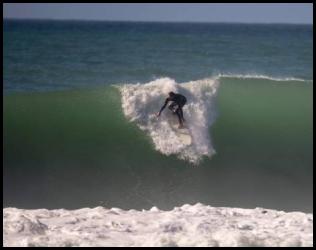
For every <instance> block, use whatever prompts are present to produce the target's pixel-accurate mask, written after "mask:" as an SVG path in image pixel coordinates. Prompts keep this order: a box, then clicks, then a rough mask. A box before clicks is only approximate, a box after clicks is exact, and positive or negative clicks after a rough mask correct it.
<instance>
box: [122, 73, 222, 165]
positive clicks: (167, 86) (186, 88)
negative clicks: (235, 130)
mask: <svg viewBox="0 0 316 250" xmlns="http://www.w3.org/2000/svg"><path fill="white" fill-rule="evenodd" d="M217 88H218V81H217V80H214V79H203V80H198V81H192V82H187V83H181V84H178V83H176V82H175V81H174V80H172V79H170V78H160V79H158V80H155V81H152V82H149V83H147V84H125V85H122V86H120V92H121V95H122V107H123V111H124V114H125V116H126V117H127V118H128V119H129V120H130V121H132V122H135V123H136V124H137V125H138V127H139V128H140V129H142V130H144V131H146V133H147V134H148V135H149V136H150V137H151V138H152V140H153V143H154V146H155V149H156V150H158V151H160V152H161V153H162V154H165V155H170V154H176V155H177V156H178V157H179V158H180V159H184V160H188V161H190V162H192V163H195V164H197V163H199V162H200V160H201V159H202V157H203V156H208V157H211V156H212V155H213V154H214V153H215V150H214V148H213V146H212V143H211V139H210V135H209V127H210V125H211V124H212V123H213V122H214V120H215V118H216V113H215V107H214V100H215V95H216V91H217ZM170 91H173V92H176V93H180V94H183V95H184V96H186V98H187V103H186V105H185V106H184V108H183V113H184V117H185V120H186V124H187V127H188V128H189V130H190V133H191V136H192V144H191V145H189V146H187V145H184V144H183V143H181V141H180V140H179V137H178V136H177V135H176V134H175V132H174V130H173V129H172V128H171V126H170V124H169V123H168V122H167V119H166V112H169V110H165V111H164V112H163V113H162V115H161V117H160V118H159V119H157V117H156V115H155V114H156V113H157V112H158V111H159V110H160V108H161V106H162V105H163V104H164V101H165V98H166V97H167V96H168V93H169V92H170Z"/></svg>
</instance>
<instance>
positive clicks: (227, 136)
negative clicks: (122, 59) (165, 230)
mask: <svg viewBox="0 0 316 250" xmlns="http://www.w3.org/2000/svg"><path fill="white" fill-rule="evenodd" d="M312 90H313V87H312V84H304V83H297V82H280V81H278V82H275V81H272V80H267V79H235V78H229V79H228V78H222V79H220V87H219V90H218V95H217V99H216V104H217V113H218V114H217V119H216V121H215V122H214V124H213V126H212V127H211V128H210V130H209V132H210V134H211V137H212V143H213V146H214V148H215V150H216V152H217V153H216V155H215V156H213V157H212V158H211V159H209V158H205V159H204V160H203V161H202V163H201V164H200V165H198V166H192V165H191V164H190V163H188V162H186V161H183V160H179V159H178V158H177V157H176V156H173V155H171V156H165V155H163V154H161V153H160V152H158V151H156V150H155V149H154V146H153V143H152V140H151V138H150V136H148V135H147V134H146V133H144V132H143V131H141V130H140V129H139V128H138V127H137V125H136V124H135V123H134V122H129V121H128V120H127V119H126V118H125V117H124V114H123V112H122V108H121V96H120V93H119V91H118V90H117V89H116V88H114V87H104V88H99V89H94V90H77V91H64V92H51V93H32V94H12V95H7V96H4V116H3V120H4V131H3V134H4V141H3V145H4V160H3V163H4V171H3V172H4V178H3V180H4V199H3V201H4V207H8V206H15V207H20V208H43V207H45V208H82V207H84V206H90V207H92V206H96V205H104V206H107V207H113V206H117V207H121V208H138V209H140V208H145V209H146V208H150V207H152V206H153V205H155V206H158V207H159V208H161V209H169V208H173V207H174V206H176V205H181V204H184V203H195V202H202V203H205V204H211V205H213V206H235V207H256V206H261V207H269V208H276V209H283V210H296V209H297V210H300V211H311V210H312V198H311V197H312V182H313V180H312V171H313V169H312V165H313V164H312V161H313V156H312V153H313V152H312V151H313V142H312V136H313V130H312V124H313V115H312V103H313V95H312ZM157 109H159V107H157Z"/></svg>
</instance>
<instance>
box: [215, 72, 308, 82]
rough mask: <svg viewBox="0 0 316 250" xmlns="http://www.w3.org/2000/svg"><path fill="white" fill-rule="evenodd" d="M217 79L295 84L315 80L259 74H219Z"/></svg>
mask: <svg viewBox="0 0 316 250" xmlns="http://www.w3.org/2000/svg"><path fill="white" fill-rule="evenodd" d="M217 78H239V79H266V80H271V81H278V82H281V81H295V82H312V81H313V80H304V79H301V78H295V77H272V76H267V75H258V74H219V75H218V76H217Z"/></svg>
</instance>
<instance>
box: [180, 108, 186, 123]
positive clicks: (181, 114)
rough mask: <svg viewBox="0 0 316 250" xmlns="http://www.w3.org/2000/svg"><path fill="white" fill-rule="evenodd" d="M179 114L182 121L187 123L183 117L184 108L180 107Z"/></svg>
mask: <svg viewBox="0 0 316 250" xmlns="http://www.w3.org/2000/svg"><path fill="white" fill-rule="evenodd" d="M179 113H180V116H181V119H182V121H183V122H185V119H184V117H183V110H182V107H179Z"/></svg>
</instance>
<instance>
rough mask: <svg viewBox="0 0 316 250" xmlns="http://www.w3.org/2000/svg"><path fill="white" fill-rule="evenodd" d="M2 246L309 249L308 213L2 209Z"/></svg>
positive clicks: (193, 208) (197, 207)
mask: <svg viewBox="0 0 316 250" xmlns="http://www.w3.org/2000/svg"><path fill="white" fill-rule="evenodd" d="M3 245H4V246H5V247H26V246H47V247H52V246H57V247H65V246H81V247H84V246H87V247H88V246H91V247H92V246H96V247H97V246H103V247H111V246H113V247H118V246H140V247H142V246H149V247H151V246H152V247H161V246H180V247H186V246H193V247H194V246H199V247H202V246H220V247H222V246H228V247H237V246H265V247H274V246H275V247H278V246H287V247H296V246H306V247H308V246H313V214H305V213H302V212H290V213H286V212H283V211H276V210H268V209H263V208H256V209H241V208H224V207H221V208H220V207H218V208H215V207H211V206H206V205H203V204H200V203H198V204H195V205H183V206H182V207H175V208H174V209H173V210H171V211H162V210H159V209H158V208H156V207H153V208H152V209H150V210H148V211H146V210H143V211H137V210H128V211H126V210H122V209H119V208H111V209H107V208H104V207H96V208H93V209H90V208H83V209H78V210H65V209H58V210H47V209H38V210H24V209H17V208H5V209H3Z"/></svg>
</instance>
